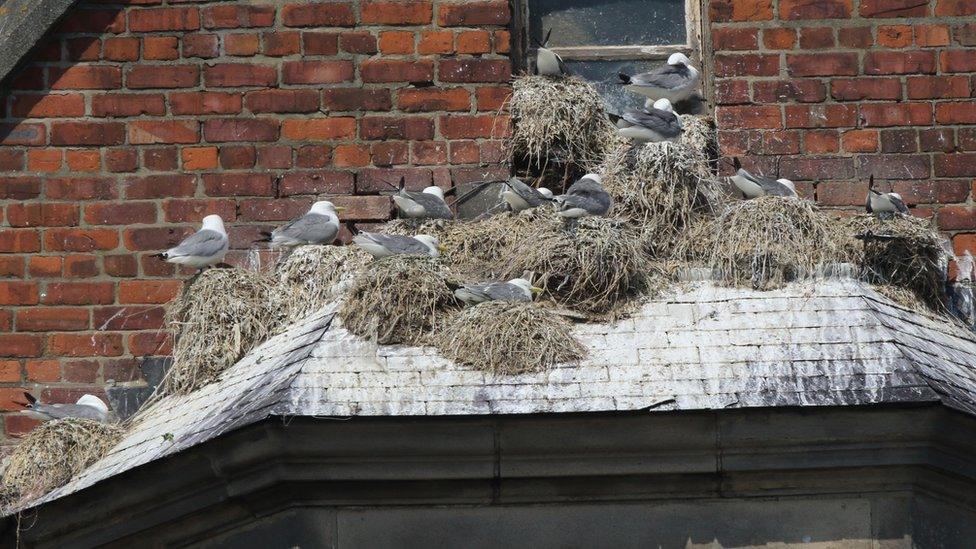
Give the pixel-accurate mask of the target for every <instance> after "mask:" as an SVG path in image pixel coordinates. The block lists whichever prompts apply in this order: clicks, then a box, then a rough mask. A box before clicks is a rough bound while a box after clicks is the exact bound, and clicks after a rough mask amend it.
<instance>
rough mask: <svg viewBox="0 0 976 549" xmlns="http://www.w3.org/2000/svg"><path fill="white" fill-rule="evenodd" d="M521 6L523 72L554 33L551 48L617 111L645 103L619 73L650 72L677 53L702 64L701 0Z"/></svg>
mask: <svg viewBox="0 0 976 549" xmlns="http://www.w3.org/2000/svg"><path fill="white" fill-rule="evenodd" d="M520 8H521V10H522V13H520V14H519V15H520V18H517V20H516V25H520V26H521V28H517V29H516V32H520V33H522V34H523V36H524V42H523V43H524V44H525V46H527V47H526V48H525V49H524V50H523V51H525V52H527V59H526V60H525V64H524V65H523V66H522V68H526V67H529V66H530V63H529V62H528V59H531V58H534V56H535V47H536V41H542V40H543V38H544V37H545V35H546V33H547V32H548V31H549V29H552V36H551V38H550V39H549V43H548V44H547V46H548V47H549V48H551V49H552V50H553V51H555V52H556V53H558V54H559V55H560V56H562V58H563V60H564V61H565V62H566V65H567V67H569V69H570V71H572V72H573V74H577V75H580V76H582V77H583V78H586V79H587V80H590V81H591V82H593V83H594V84H595V85H596V86H597V87H598V88H599V89H600V91H601V92H602V93H603V94H604V96H605V97H606V98H607V101H608V102H609V103H610V104H611V106H613V107H615V108H617V109H620V108H623V107H625V106H639V105H641V104H642V103H643V100H642V99H641V98H640V97H638V96H636V95H635V94H631V93H628V92H626V91H624V90H623V89H622V88H621V87H620V86H617V85H616V82H617V73H619V72H626V73H629V74H634V73H637V72H643V71H646V70H649V69H651V68H653V67H655V66H657V65H660V64H661V63H662V62H663V61H664V60H666V59H667V58H668V56H669V55H671V54H672V53H675V52H682V53H684V54H685V55H687V56H688V57H689V58H690V59H692V61H694V62H695V63H696V64H698V65H699V66H700V62H699V60H700V58H701V56H700V48H699V44H700V43H701V40H700V36H701V28H700V24H701V23H700V22H701V17H700V16H699V13H700V3H699V1H698V0H524V1H523V2H522V3H521V5H520Z"/></svg>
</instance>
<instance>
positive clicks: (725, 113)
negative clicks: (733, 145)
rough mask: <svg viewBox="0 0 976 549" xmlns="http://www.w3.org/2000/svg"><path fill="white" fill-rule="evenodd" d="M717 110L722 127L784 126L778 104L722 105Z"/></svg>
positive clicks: (773, 127) (769, 127) (774, 127)
mask: <svg viewBox="0 0 976 549" xmlns="http://www.w3.org/2000/svg"><path fill="white" fill-rule="evenodd" d="M716 111H717V120H718V126H719V127H720V128H725V129H736V128H768V129H776V128H782V127H783V123H782V114H781V112H780V109H779V107H776V106H771V105H763V106H744V107H721V108H718V109H716Z"/></svg>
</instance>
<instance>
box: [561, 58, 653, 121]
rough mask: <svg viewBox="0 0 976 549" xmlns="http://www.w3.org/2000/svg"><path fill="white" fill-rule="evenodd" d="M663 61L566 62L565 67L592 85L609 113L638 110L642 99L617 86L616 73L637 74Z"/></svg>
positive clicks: (642, 102) (642, 101)
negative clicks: (628, 109)
mask: <svg viewBox="0 0 976 549" xmlns="http://www.w3.org/2000/svg"><path fill="white" fill-rule="evenodd" d="M661 63H663V61H567V62H566V66H567V67H568V68H569V70H570V71H571V72H572V73H573V74H576V75H579V76H582V77H583V78H585V79H586V80H589V81H590V82H592V83H593V85H594V86H596V88H597V89H598V90H599V91H600V93H601V94H602V95H603V97H604V98H606V100H607V106H608V107H609V108H610V110H611V111H614V112H617V113H619V112H621V111H623V110H624V109H625V108H628V107H633V108H640V107H642V106H643V105H644V97H643V96H640V95H637V94H636V93H633V92H629V91H627V90H625V89H624V88H623V86H621V85H619V84H617V81H618V79H617V73H621V72H623V73H627V74H637V73H640V72H644V71H649V70H651V69H653V68H654V67H657V66H658V65H660V64H661Z"/></svg>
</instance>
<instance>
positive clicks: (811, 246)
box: [680, 196, 840, 290]
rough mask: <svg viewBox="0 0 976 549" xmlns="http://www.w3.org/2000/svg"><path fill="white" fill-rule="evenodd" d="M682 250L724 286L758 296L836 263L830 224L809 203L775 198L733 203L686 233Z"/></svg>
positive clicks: (838, 255) (836, 249)
mask: <svg viewBox="0 0 976 549" xmlns="http://www.w3.org/2000/svg"><path fill="white" fill-rule="evenodd" d="M680 250H681V251H682V254H683V255H684V257H685V258H687V259H691V260H693V261H694V260H697V261H698V262H699V263H701V264H704V265H706V266H709V267H711V268H712V271H713V272H714V273H716V274H718V275H719V276H721V277H722V279H723V280H725V281H726V282H729V283H731V284H734V285H740V286H749V287H752V288H754V289H757V290H765V289H772V288H779V287H781V286H783V285H784V284H785V283H786V282H789V281H791V280H795V279H797V278H800V277H801V276H804V275H811V274H813V273H815V272H816V267H817V266H818V265H820V264H823V263H832V262H836V261H838V259H839V258H840V253H839V251H838V248H837V247H836V246H835V245H834V243H833V241H832V240H831V230H830V218H828V217H827V216H826V215H825V214H823V213H822V212H821V211H820V210H819V209H818V208H817V207H816V206H815V205H814V204H813V203H812V202H809V201H806V200H795V199H787V198H780V197H775V196H764V197H760V198H756V199H752V200H745V201H740V202H735V203H733V204H732V205H731V206H730V207H729V208H728V209H727V210H726V211H725V212H724V213H722V214H721V215H720V216H719V217H718V218H716V219H714V220H709V221H706V222H703V223H701V224H698V225H696V226H695V227H693V228H692V229H691V230H689V231H688V233H687V234H686V235H685V238H684V240H683V241H682V243H681V246H680Z"/></svg>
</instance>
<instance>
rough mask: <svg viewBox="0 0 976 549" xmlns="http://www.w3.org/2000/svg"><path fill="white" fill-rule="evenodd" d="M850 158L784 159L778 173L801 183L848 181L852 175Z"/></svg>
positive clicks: (810, 157) (814, 157) (808, 157)
mask: <svg viewBox="0 0 976 549" xmlns="http://www.w3.org/2000/svg"><path fill="white" fill-rule="evenodd" d="M853 168H854V166H853V162H852V160H851V159H850V158H834V157H829V156H827V157H816V156H802V157H790V158H784V159H783V161H782V163H781V166H780V173H784V174H787V173H788V174H792V176H793V178H794V179H797V180H801V181H820V180H823V179H848V178H850V177H853V175H854V169H853Z"/></svg>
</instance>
